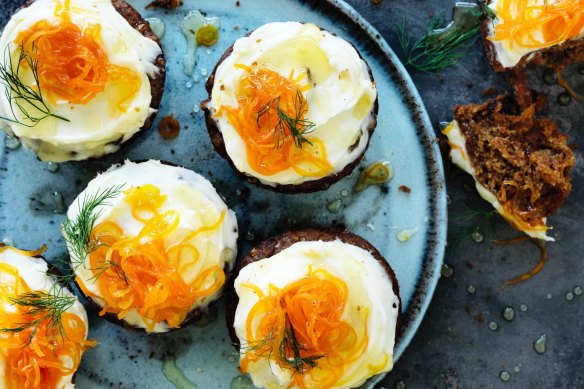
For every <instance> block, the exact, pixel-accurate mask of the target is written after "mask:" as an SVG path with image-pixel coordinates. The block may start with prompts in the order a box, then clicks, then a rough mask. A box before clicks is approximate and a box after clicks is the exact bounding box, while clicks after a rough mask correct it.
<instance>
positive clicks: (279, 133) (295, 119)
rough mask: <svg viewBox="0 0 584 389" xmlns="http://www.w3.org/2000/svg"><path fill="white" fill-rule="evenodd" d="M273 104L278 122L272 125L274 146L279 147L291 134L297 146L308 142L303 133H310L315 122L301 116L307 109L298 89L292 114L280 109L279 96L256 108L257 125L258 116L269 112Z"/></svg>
mask: <svg viewBox="0 0 584 389" xmlns="http://www.w3.org/2000/svg"><path fill="white" fill-rule="evenodd" d="M273 106H275V107H276V111H277V113H278V122H277V124H276V126H275V127H274V143H275V147H276V148H280V147H281V146H282V144H284V142H285V141H286V139H288V137H290V136H292V137H293V138H294V144H295V145H296V147H298V148H302V145H303V144H304V143H308V144H309V145H312V143H310V140H308V139H307V138H306V137H305V136H304V135H306V134H308V133H311V132H312V131H314V130H315V129H316V124H314V123H313V122H311V121H310V120H307V119H303V116H304V115H305V114H306V112H307V111H308V107H307V102H306V99H305V98H304V96H302V92H300V90H297V91H296V97H295V98H294V112H293V113H292V114H290V113H288V112H286V111H285V110H284V109H282V107H281V105H280V96H278V97H275V98H273V99H272V100H270V101H268V102H267V103H266V104H264V105H263V106H262V107H260V109H259V110H258V117H257V124H258V127H259V121H260V118H261V117H262V116H264V115H266V114H268V113H269V112H270V109H271V108H272V107H273Z"/></svg>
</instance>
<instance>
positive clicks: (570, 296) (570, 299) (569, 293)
mask: <svg viewBox="0 0 584 389" xmlns="http://www.w3.org/2000/svg"><path fill="white" fill-rule="evenodd" d="M572 300H574V293H572V292H568V293H566V301H572Z"/></svg>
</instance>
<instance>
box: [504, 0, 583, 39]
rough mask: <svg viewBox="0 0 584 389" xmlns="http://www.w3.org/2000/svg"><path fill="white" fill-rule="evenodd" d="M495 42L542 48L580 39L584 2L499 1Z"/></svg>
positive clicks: (574, 0)
mask: <svg viewBox="0 0 584 389" xmlns="http://www.w3.org/2000/svg"><path fill="white" fill-rule="evenodd" d="M496 12H497V19H498V21H499V23H498V24H496V25H495V29H494V30H495V36H494V38H493V39H494V40H496V41H502V40H508V41H509V43H510V45H511V47H513V46H519V47H526V48H530V49H535V50H537V49H542V48H544V47H550V46H554V45H560V44H562V43H564V42H566V41H567V40H570V39H573V38H577V37H578V36H579V35H580V34H581V33H582V31H583V30H584V0H556V1H546V2H544V1H534V0H499V1H498V2H497V6H496Z"/></svg>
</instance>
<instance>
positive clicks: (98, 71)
mask: <svg viewBox="0 0 584 389" xmlns="http://www.w3.org/2000/svg"><path fill="white" fill-rule="evenodd" d="M68 3H69V2H68V1H66V2H65V3H63V4H60V3H58V8H59V7H60V10H59V11H58V12H55V13H56V14H57V16H59V17H60V19H61V20H60V23H59V24H58V25H53V24H51V23H49V22H48V21H47V20H41V21H39V22H37V23H36V24H35V25H33V26H32V27H31V28H30V29H28V30H26V31H22V32H20V33H19V34H18V36H17V38H16V40H15V41H14V43H15V44H17V45H19V46H22V47H23V49H24V50H25V52H26V54H27V55H28V56H30V57H31V58H32V59H33V60H35V61H37V72H38V78H39V79H38V83H39V87H40V89H41V91H42V93H43V94H44V95H45V96H46V97H47V99H48V100H49V101H50V102H51V103H53V104H55V103H56V101H58V100H60V99H62V100H66V101H68V102H70V103H73V104H87V103H89V102H90V101H91V100H93V99H94V98H95V97H96V96H97V95H98V94H99V93H102V92H104V91H105V90H106V86H107V84H108V81H113V82H117V83H124V85H126V87H125V88H124V92H122V93H121V100H120V103H119V104H118V108H120V109H121V110H122V111H123V112H125V110H126V109H127V105H128V101H129V100H130V99H131V98H133V96H135V94H136V93H137V92H138V90H139V88H140V79H139V78H138V76H137V75H136V73H135V72H134V71H132V70H130V69H129V68H125V67H121V66H117V65H114V64H111V63H110V62H109V59H108V57H107V54H106V53H105V51H104V50H103V48H102V46H101V45H100V43H99V42H100V39H101V37H100V33H101V27H100V25H98V24H89V25H88V26H86V27H84V29H83V30H81V29H80V28H79V26H77V25H75V24H73V23H72V22H71V17H70V5H69V4H68Z"/></svg>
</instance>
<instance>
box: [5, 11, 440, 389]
mask: <svg viewBox="0 0 584 389" xmlns="http://www.w3.org/2000/svg"><path fill="white" fill-rule="evenodd" d="M130 3H131V4H132V5H134V6H135V7H136V8H137V9H138V11H140V12H141V13H142V14H143V15H144V16H145V17H158V18H160V19H162V20H163V21H164V22H165V25H166V35H165V36H164V38H163V39H162V44H163V48H164V51H165V54H166V58H167V62H168V69H167V70H168V77H167V84H166V93H165V95H164V98H163V101H162V105H161V109H160V113H159V115H158V118H157V121H156V123H155V125H154V127H153V129H151V130H150V131H148V132H147V133H146V134H142V135H140V136H138V138H137V139H135V140H134V141H132V142H131V143H130V144H129V145H127V146H125V147H124V148H123V149H122V150H121V151H120V152H119V153H117V154H114V155H112V156H108V157H106V158H104V159H101V160H98V161H88V162H82V163H65V164H61V165H60V166H59V167H58V170H56V171H54V170H55V166H51V165H48V164H45V163H42V162H39V161H38V160H37V159H36V158H35V156H34V154H33V153H31V152H29V151H26V150H24V149H23V148H22V147H21V148H19V149H16V150H9V149H8V148H7V147H6V142H5V138H4V136H0V139H1V140H0V153H1V154H0V155H1V157H2V159H1V162H0V237H1V238H4V239H8V240H10V241H12V242H14V244H16V245H17V246H19V247H21V248H31V249H32V248H38V247H39V246H41V245H42V244H44V243H46V244H48V245H49V251H48V252H47V255H46V257H47V258H49V259H51V260H54V259H55V258H58V257H60V256H63V255H65V242H64V241H63V239H62V238H61V235H60V230H59V226H60V224H61V223H62V222H63V220H64V214H63V213H64V211H65V209H66V206H67V205H68V204H69V203H70V202H71V201H72V200H73V199H74V198H75V196H77V194H78V193H79V192H81V190H83V188H84V187H85V185H86V184H87V182H88V181H89V180H91V179H92V178H93V177H94V176H95V174H96V173H97V172H99V171H103V170H105V169H107V168H108V167H109V166H110V165H111V164H113V163H119V162H121V161H123V160H125V159H133V160H144V159H150V158H154V159H163V160H167V161H169V162H173V163H176V164H179V165H183V166H185V167H187V168H190V169H192V170H195V171H197V172H199V173H201V174H202V175H204V176H205V177H207V178H208V179H210V180H211V181H212V182H213V184H214V185H215V186H216V187H217V189H218V190H219V192H220V193H222V194H223V195H224V196H225V198H226V201H227V203H228V204H229V206H230V207H232V208H233V209H234V210H235V211H236V213H237V217H238V220H239V225H240V229H241V245H240V253H239V256H240V257H241V256H242V255H244V254H245V253H246V252H247V251H248V250H249V249H250V247H251V246H252V245H253V244H255V243H258V242H259V241H261V240H263V239H264V238H267V237H269V236H271V235H274V234H276V233H279V232H283V231H286V230H289V229H293V228H300V227H307V226H322V227H337V228H339V227H346V228H348V229H349V230H350V231H352V232H354V233H357V234H359V235H361V236H363V237H365V238H366V239H367V240H369V241H370V242H371V243H372V244H374V245H375V246H376V247H377V248H378V249H379V250H380V252H381V253H382V254H383V255H384V256H385V257H386V258H387V260H388V261H389V262H390V264H391V266H392V267H393V269H394V270H395V273H396V275H397V278H398V280H399V282H400V288H401V298H402V301H403V313H404V316H403V321H402V323H401V329H400V332H399V334H398V339H397V345H396V350H395V359H396V360H397V359H398V358H399V357H400V355H401V354H402V352H403V351H404V349H405V347H406V346H407V345H408V343H409V342H410V340H411V339H412V337H413V336H414V334H415V332H416V329H417V328H418V326H419V325H420V322H421V320H422V317H423V315H424V313H425V311H426V308H427V307H428V304H429V303H430V300H431V297H432V294H433V292H434V288H435V286H436V283H437V281H438V278H439V275H440V268H441V265H442V259H443V253H444V247H445V241H446V194H445V187H444V176H443V171H442V162H441V160H440V156H439V153H438V147H437V144H436V141H435V135H434V131H433V129H432V126H431V124H430V122H429V119H428V117H427V114H426V111H425V109H424V106H423V104H422V101H421V100H420V97H419V95H418V92H417V91H416V89H415V87H414V84H413V83H412V81H411V80H410V78H409V76H408V75H407V73H406V72H405V70H404V68H403V67H402V65H401V64H400V62H399V60H398V59H397V57H396V56H395V54H394V53H393V51H392V50H391V49H390V48H389V46H388V45H387V43H386V42H385V41H384V40H383V38H382V37H381V36H380V35H379V33H377V31H375V29H374V28H373V27H371V25H369V24H368V23H367V22H366V21H365V20H364V19H363V18H362V17H361V16H360V15H359V14H357V13H356V12H355V11H354V10H353V9H352V8H351V7H350V6H348V5H347V4H346V3H344V2H342V1H338V0H326V1H325V0H304V1H295V0H279V1H278V2H277V4H276V2H274V1H272V0H241V1H239V2H237V3H239V4H240V5H239V6H236V2H235V0H233V1H209V2H204V3H202V2H195V1H194V0H185V2H184V5H183V6H182V7H180V8H178V9H177V10H174V11H165V10H145V4H146V3H147V1H145V0H135V1H130ZM11 4H13V3H11V2H7V3H6V2H3V3H2V4H1V5H0V11H2V14H5V15H6V14H8V13H9V12H12V11H13V8H14V7H13V6H12V5H11ZM199 7H201V8H199ZM193 9H200V10H201V11H202V12H204V13H206V14H207V15H208V16H218V17H219V18H220V20H221V33H220V38H219V41H218V43H217V44H216V45H215V46H213V47H211V48H209V49H207V48H199V50H198V52H197V67H196V71H195V76H194V78H190V77H188V76H186V75H185V74H184V72H183V64H182V58H183V55H184V54H185V51H186V43H185V39H184V37H183V36H182V34H181V33H180V31H179V28H178V25H179V23H180V21H181V20H182V18H183V17H184V15H185V14H186V12H187V11H189V10H193ZM287 20H297V21H304V22H312V23H316V24H318V25H320V26H322V27H324V28H326V29H328V30H329V31H332V32H334V33H336V34H338V35H339V36H341V37H343V38H345V39H347V40H349V41H351V42H352V43H353V44H355V46H356V47H357V48H358V49H359V50H360V52H361V53H362V55H363V57H364V58H365V60H366V61H367V62H368V63H369V66H370V67H371V69H372V70H373V74H374V77H375V80H376V83H377V87H378V92H379V104H380V108H379V117H378V120H379V123H378V127H377V130H376V132H375V135H374V136H373V139H372V142H371V146H370V147H369V150H368V151H367V153H366V159H365V161H364V162H363V163H362V165H361V166H362V167H364V166H367V165H368V164H370V163H372V162H375V161H378V160H388V161H390V162H391V163H392V165H393V168H394V172H395V176H394V178H393V180H392V181H391V182H390V183H389V184H388V185H386V186H385V187H370V188H368V189H366V190H365V191H364V192H362V193H360V194H358V195H353V194H351V192H352V191H351V189H352V187H353V186H354V184H355V182H356V180H357V175H358V172H354V173H353V175H352V176H350V177H348V178H345V179H343V180H341V181H340V182H339V183H337V184H335V185H334V186H332V187H331V188H330V189H329V190H328V191H326V192H322V193H315V194H308V195H282V194H276V193H272V192H269V191H266V190H263V189H259V188H256V187H252V186H250V185H248V184H246V183H245V182H244V181H243V180H242V179H241V178H240V177H238V176H237V175H236V174H235V173H234V172H233V171H232V170H231V168H230V167H229V166H228V164H227V163H226V162H225V160H223V158H221V157H219V156H218V154H217V153H216V152H215V150H214V149H213V147H212V145H211V142H210V140H209V137H208V135H207V131H206V128H205V124H204V118H203V114H202V112H201V111H200V110H199V108H198V107H199V102H200V101H201V100H203V99H204V98H206V93H205V91H204V81H205V80H206V78H207V76H208V75H209V73H210V72H211V70H212V69H213V66H214V64H215V63H216V62H217V61H218V60H219V58H220V56H221V54H222V53H223V51H224V50H225V49H226V48H227V47H229V46H230V45H231V44H232V43H233V41H234V40H236V39H237V38H239V37H241V36H243V35H245V34H247V33H248V32H249V31H251V30H253V29H255V28H256V27H258V26H260V25H262V24H264V23H267V22H271V21H287ZM169 114H173V115H175V117H177V118H178V119H179V120H180V122H181V124H182V131H181V134H180V136H179V137H178V138H177V139H176V140H172V141H164V140H163V139H162V138H161V136H160V135H159V134H158V131H157V130H156V128H157V124H158V121H159V120H160V118H162V117H164V116H166V115H169ZM401 185H406V186H407V187H409V188H411V193H404V192H402V191H400V190H399V187H400V186H401ZM347 193H349V195H347ZM338 199H340V200H341V201H342V203H343V206H342V208H341V210H340V211H339V212H337V213H331V212H330V211H329V210H328V209H327V204H329V203H330V202H332V201H335V200H338ZM414 228H415V229H417V233H416V234H415V235H413V236H412V237H411V239H410V240H409V241H407V242H399V241H398V239H397V238H396V235H397V233H398V232H399V231H400V230H402V229H414ZM215 308H216V309H215V313H216V315H211V317H209V318H208V319H207V320H206V321H207V322H209V321H210V323H209V324H207V325H204V324H205V323H199V324H198V325H194V326H191V327H189V328H187V329H184V330H181V331H177V332H173V333H170V334H165V335H158V336H147V335H145V334H143V333H140V332H135V331H127V330H124V329H122V328H121V327H119V326H116V325H114V324H111V323H109V322H107V321H105V320H103V319H101V318H99V317H98V316H97V313H96V311H95V310H93V309H92V308H89V311H90V322H91V334H90V335H91V336H92V337H95V338H97V339H98V340H99V342H100V345H99V346H98V347H96V348H95V349H94V350H92V351H90V352H88V353H87V354H86V355H85V356H84V360H83V363H82V364H81V368H80V371H79V373H78V375H77V386H78V387H80V388H98V387H120V388H163V387H172V384H171V383H170V382H169V381H168V380H167V379H166V378H165V376H164V374H163V372H162V369H161V366H162V360H164V359H165V357H168V356H173V357H174V358H175V359H176V363H177V365H178V367H179V368H180V369H181V370H182V371H183V372H184V374H185V376H186V377H187V378H188V379H189V380H190V381H192V382H193V383H194V384H195V385H196V386H198V387H200V388H201V387H202V388H228V387H230V383H231V382H232V380H233V379H234V378H235V377H237V376H238V371H237V358H236V356H235V355H234V349H233V347H232V346H231V344H230V342H229V337H228V334H227V329H226V326H225V324H224V304H223V301H221V302H219V303H218V304H216V306H215ZM381 378H382V377H379V376H378V377H375V378H374V379H372V380H370V386H372V384H373V383H374V382H378V381H379V380H380V379H381Z"/></svg>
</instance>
